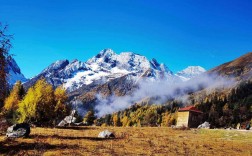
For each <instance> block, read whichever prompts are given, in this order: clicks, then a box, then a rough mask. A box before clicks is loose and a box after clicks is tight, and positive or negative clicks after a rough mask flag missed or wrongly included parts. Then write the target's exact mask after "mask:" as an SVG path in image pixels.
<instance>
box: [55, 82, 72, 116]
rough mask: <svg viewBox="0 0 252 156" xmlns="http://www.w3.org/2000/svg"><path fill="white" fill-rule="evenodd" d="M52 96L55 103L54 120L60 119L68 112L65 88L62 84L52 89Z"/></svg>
mask: <svg viewBox="0 0 252 156" xmlns="http://www.w3.org/2000/svg"><path fill="white" fill-rule="evenodd" d="M54 98H55V103H56V106H55V109H54V112H55V115H56V120H60V119H62V118H63V117H64V116H66V115H67V113H68V112H69V108H68V107H67V105H66V102H67V99H68V97H67V93H66V90H65V89H64V88H63V87H62V86H60V87H57V88H56V89H55V91H54Z"/></svg>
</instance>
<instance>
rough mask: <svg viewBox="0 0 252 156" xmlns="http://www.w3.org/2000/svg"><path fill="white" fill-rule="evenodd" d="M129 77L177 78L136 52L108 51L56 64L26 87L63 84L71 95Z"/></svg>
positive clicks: (161, 66) (163, 66)
mask: <svg viewBox="0 0 252 156" xmlns="http://www.w3.org/2000/svg"><path fill="white" fill-rule="evenodd" d="M127 74H131V75H134V78H135V79H136V80H137V79H139V78H141V77H148V78H149V79H153V80H155V79H161V78H162V79H170V78H172V77H173V76H174V75H173V74H172V72H171V71H170V70H169V69H168V68H167V67H166V66H165V65H164V64H159V63H158V62H157V61H156V60H155V59H152V60H151V61H149V60H148V59H147V58H146V57H145V56H141V55H138V54H135V53H132V52H122V53H120V54H116V53H115V52H114V51H113V50H111V49H104V50H102V51H101V52H100V53H98V54H97V55H96V56H94V57H92V58H91V59H89V60H87V61H86V62H81V61H78V60H74V61H72V62H69V61H68V60H61V61H56V62H55V63H53V64H51V65H50V66H49V67H47V68H46V69H44V70H43V71H42V72H41V73H40V74H39V75H37V76H35V77H34V78H32V79H31V80H30V81H29V82H28V83H27V84H26V85H27V86H30V85H32V84H34V83H35V82H36V81H37V80H38V79H39V78H41V77H44V78H46V80H47V81H48V82H49V83H51V84H53V85H54V86H55V87H57V86H59V85H62V84H63V86H64V87H65V88H66V89H67V90H68V91H70V92H71V91H74V90H76V89H78V88H80V87H82V86H83V85H90V84H93V83H95V84H104V83H106V82H108V81H110V80H111V79H115V78H119V77H122V76H124V75H127Z"/></svg>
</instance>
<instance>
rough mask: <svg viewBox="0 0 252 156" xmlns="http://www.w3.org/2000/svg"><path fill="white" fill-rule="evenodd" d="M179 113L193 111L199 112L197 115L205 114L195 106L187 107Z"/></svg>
mask: <svg viewBox="0 0 252 156" xmlns="http://www.w3.org/2000/svg"><path fill="white" fill-rule="evenodd" d="M178 111H179V112H184V111H191V112H197V113H203V112H202V111H200V110H198V109H197V108H196V107H194V106H187V107H184V108H179V110H178Z"/></svg>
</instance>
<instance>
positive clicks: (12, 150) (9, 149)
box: [0, 139, 78, 155]
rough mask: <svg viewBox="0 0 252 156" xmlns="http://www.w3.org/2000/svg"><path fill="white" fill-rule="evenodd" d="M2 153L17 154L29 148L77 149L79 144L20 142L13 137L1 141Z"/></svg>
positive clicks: (45, 149)
mask: <svg viewBox="0 0 252 156" xmlns="http://www.w3.org/2000/svg"><path fill="white" fill-rule="evenodd" d="M0 147H1V150H0V154H4V155H16V154H18V153H19V152H22V151H23V152H27V150H35V151H37V152H42V153H43V152H45V151H47V150H60V149H76V148H78V146H76V145H74V146H73V145H66V144H60V145H51V144H48V143H43V142H33V143H26V142H18V141H15V140H13V139H6V140H4V141H1V142H0Z"/></svg>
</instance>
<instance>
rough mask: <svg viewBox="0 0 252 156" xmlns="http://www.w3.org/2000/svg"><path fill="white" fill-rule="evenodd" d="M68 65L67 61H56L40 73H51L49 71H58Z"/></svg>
mask: <svg viewBox="0 0 252 156" xmlns="http://www.w3.org/2000/svg"><path fill="white" fill-rule="evenodd" d="M68 64H69V61H68V60H57V61H56V62H54V63H52V64H51V65H50V66H49V67H47V68H46V69H44V70H43V71H42V72H46V71H51V70H60V69H63V68H65V67H66V66H67V65H68Z"/></svg>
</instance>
